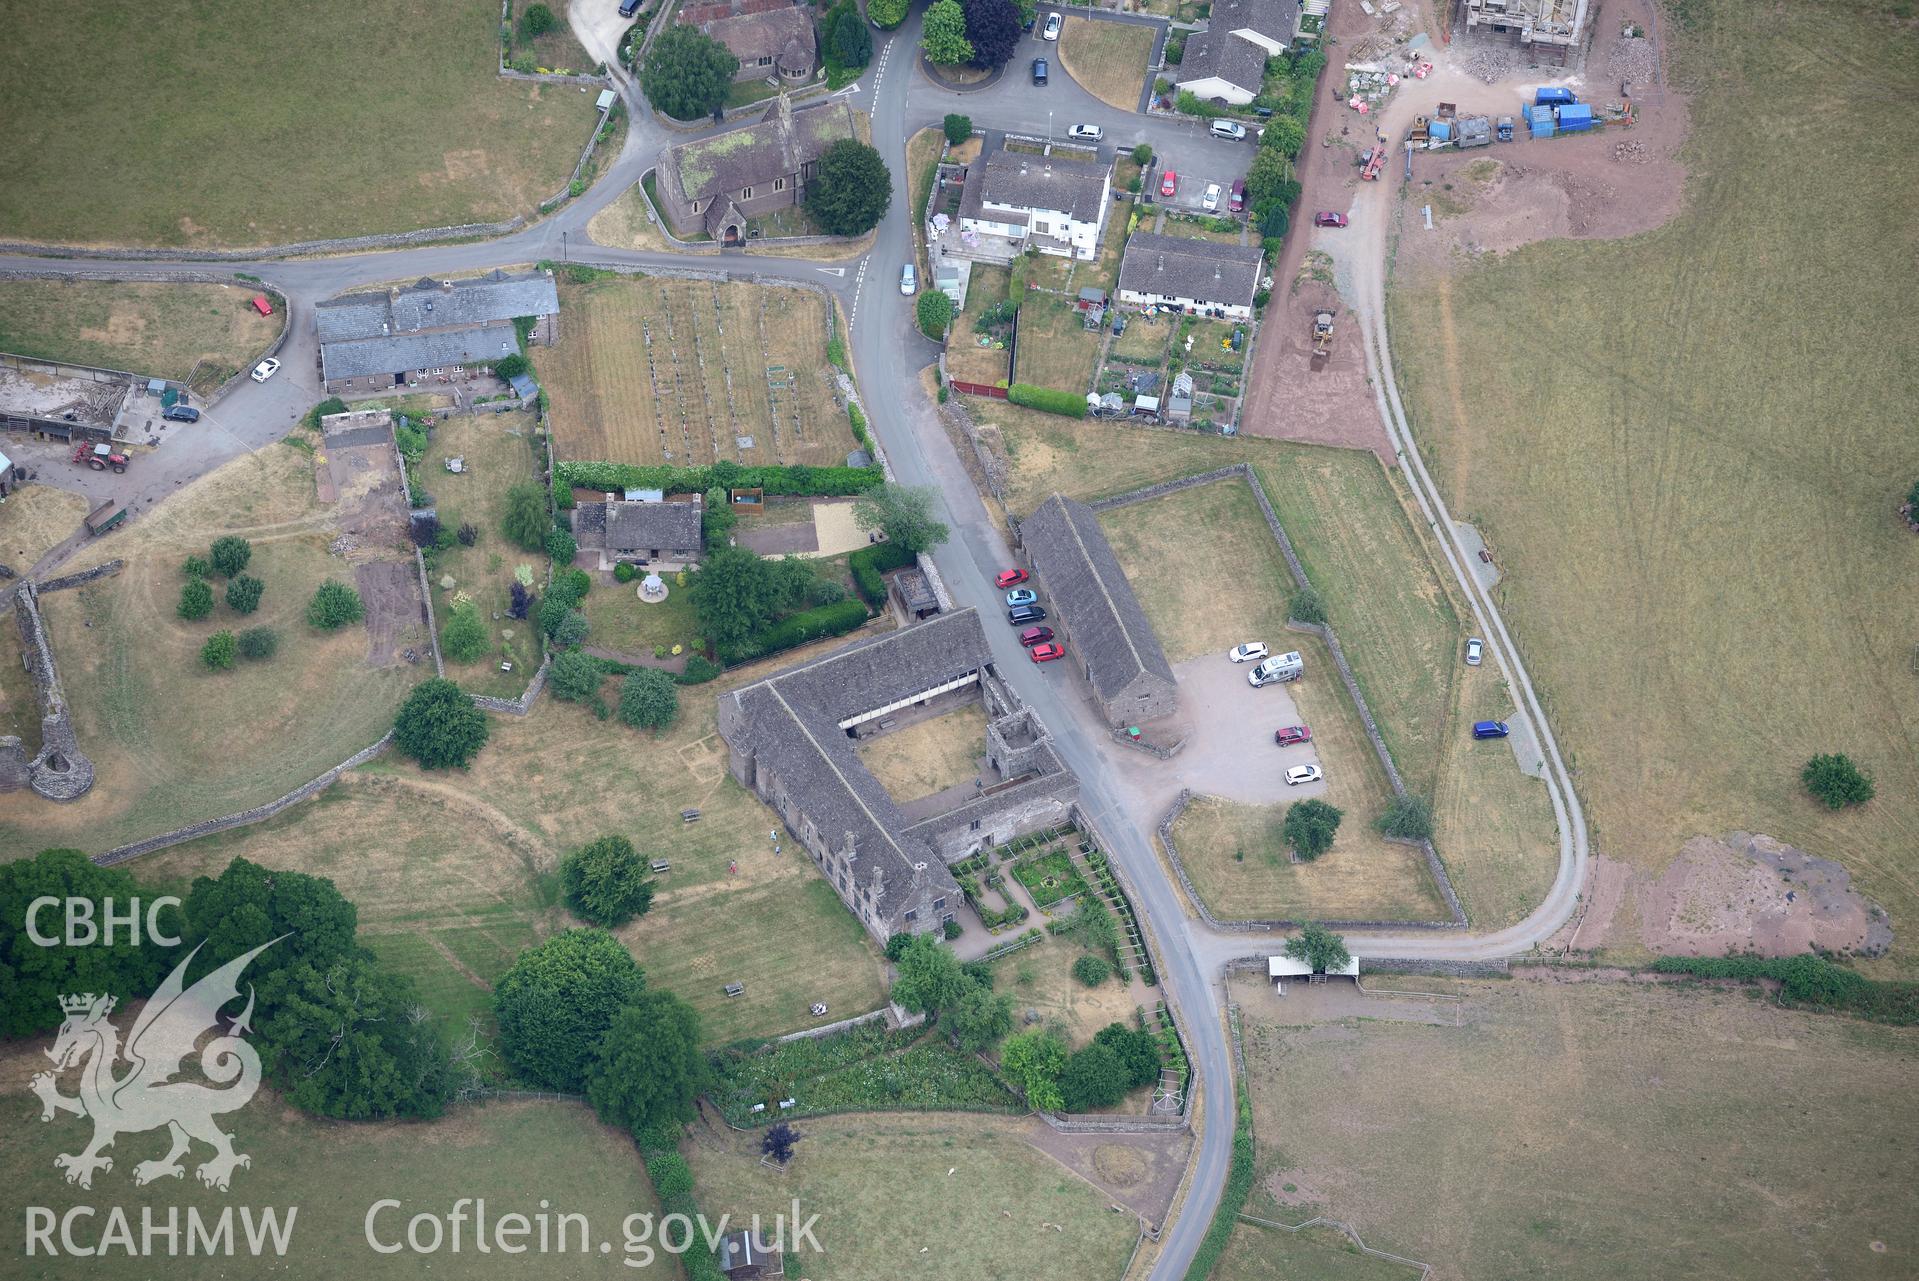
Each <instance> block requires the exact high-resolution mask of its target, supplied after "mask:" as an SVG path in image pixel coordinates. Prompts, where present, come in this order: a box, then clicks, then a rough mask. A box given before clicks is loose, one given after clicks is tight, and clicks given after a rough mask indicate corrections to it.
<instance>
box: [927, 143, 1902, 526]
mask: <svg viewBox="0 0 1919 1281" xmlns="http://www.w3.org/2000/svg"><path fill="white" fill-rule="evenodd" d="M940 128H941V131H942V132H943V133H945V135H946V141H948V142H950V143H952V144H953V145H954V146H955V147H957V146H959V145H960V144H961V143H962V142H965V141H966V140H967V139H968V138H970V137H972V136H973V117H971V116H962V115H959V114H957V113H954V112H948V113H947V116H946V119H945V120H944V121H942V122H941V124H940ZM1915 488H1919V486H1915Z"/></svg>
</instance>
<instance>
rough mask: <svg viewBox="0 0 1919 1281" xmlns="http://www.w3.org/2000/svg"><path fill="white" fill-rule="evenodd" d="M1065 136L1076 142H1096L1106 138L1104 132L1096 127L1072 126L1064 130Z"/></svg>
mask: <svg viewBox="0 0 1919 1281" xmlns="http://www.w3.org/2000/svg"><path fill="white" fill-rule="evenodd" d="M1066 136H1067V137H1068V138H1072V139H1074V140H1075V141H1078V142H1098V141H1099V140H1100V139H1101V138H1104V137H1105V136H1106V131H1105V130H1104V129H1102V128H1100V127H1099V126H1098V125H1073V126H1071V127H1069V128H1068V129H1067V130H1066Z"/></svg>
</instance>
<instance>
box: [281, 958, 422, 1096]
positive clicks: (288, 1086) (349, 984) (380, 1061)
mask: <svg viewBox="0 0 1919 1281" xmlns="http://www.w3.org/2000/svg"><path fill="white" fill-rule="evenodd" d="M279 978H280V982H279V984H278V985H277V989H276V999H275V1001H274V1002H273V1004H272V1006H271V1007H270V1008H269V1009H267V1010H266V1011H265V1012H264V1013H263V1014H261V1015H260V1017H259V1019H258V1022H259V1035H258V1036H257V1037H256V1038H255V1042H254V1044H255V1048H256V1049H258V1050H259V1051H260V1058H261V1060H262V1062H263V1063H265V1064H266V1065H267V1070H266V1076H267V1078H268V1079H269V1080H271V1081H272V1082H273V1083H274V1085H276V1086H277V1087H278V1088H279V1089H281V1090H282V1091H283V1092H284V1093H285V1094H286V1096H287V1098H288V1100H289V1101H290V1102H291V1103H292V1104H293V1105H294V1106H295V1107H298V1108H302V1109H304V1110H305V1111H308V1112H313V1113H317V1114H319V1115H321V1116H332V1117H343V1118H345V1119H348V1120H355V1121H363V1120H374V1119H379V1118H385V1117H396V1116H421V1117H430V1116H438V1115H439V1114H440V1112H441V1110H442V1109H443V1108H444V1107H445V1106H446V1101H447V1099H448V1097H450V1096H451V1094H452V1092H453V1085H454V1080H453V1066H452V1062H451V1060H450V1059H449V1058H448V1056H447V1052H446V1047H445V1045H444V1044H443V1043H442V1042H441V1040H440V1036H439V1033H438V1032H436V1031H435V1030H434V1028H433V1025H432V1024H431V1023H430V1022H428V1021H427V1016H426V1011H425V1010H424V1009H422V1008H421V1007H420V1004H419V1000H418V998H417V996H416V994H415V992H414V990H413V984H412V982H411V981H410V980H408V979H407V978H406V977H404V976H403V975H398V974H393V973H390V972H389V971H386V970H383V969H381V968H380V967H379V965H378V964H377V963H376V962H375V961H374V960H373V958H372V957H371V956H368V955H366V954H364V953H356V954H353V955H349V956H345V957H341V958H339V959H337V960H335V961H334V962H332V963H331V964H329V965H327V966H326V967H325V968H316V967H315V966H314V965H313V964H311V963H310V962H308V961H304V960H302V961H299V962H297V963H296V964H294V965H292V966H289V967H287V968H286V969H284V970H283V971H282V972H281V974H280V976H279Z"/></svg>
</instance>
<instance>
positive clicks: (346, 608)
mask: <svg viewBox="0 0 1919 1281" xmlns="http://www.w3.org/2000/svg"><path fill="white" fill-rule="evenodd" d="M365 615H366V607H365V606H364V605H362V604H361V603H360V593H358V592H356V591H354V590H353V589H352V588H351V587H348V586H347V585H346V584H345V583H343V582H341V581H340V580H339V579H337V578H329V579H327V580H326V581H325V582H323V583H321V584H320V585H319V586H318V587H316V588H314V589H313V599H312V600H310V601H308V602H307V622H308V623H309V624H311V625H312V626H314V627H317V628H319V629H320V630H321V631H324V632H332V631H338V630H339V629H340V628H342V627H345V626H346V625H347V624H348V623H357V622H359V621H360V619H361V618H363V617H365Z"/></svg>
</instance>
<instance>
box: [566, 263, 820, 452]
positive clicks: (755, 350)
mask: <svg viewBox="0 0 1919 1281" xmlns="http://www.w3.org/2000/svg"><path fill="white" fill-rule="evenodd" d="M560 302H561V308H562V310H563V311H564V312H565V313H566V317H567V320H566V323H565V325H564V326H563V327H562V332H561V338H560V341H559V343H558V345H556V346H555V347H553V348H552V349H551V350H542V351H540V352H538V353H537V354H536V363H537V365H538V367H539V373H540V375H541V384H542V386H544V387H545V388H546V391H547V394H548V395H549V396H550V397H551V402H552V404H551V416H552V423H553V445H554V454H555V456H556V457H558V458H562V459H584V460H589V461H607V462H625V463H661V462H668V463H674V464H678V465H681V466H699V465H703V464H706V463H710V462H713V461H714V460H715V459H719V458H728V459H732V460H734V461H737V462H741V463H746V464H757V463H782V464H793V463H806V464H809V465H812V466H840V465H843V464H844V463H845V461H846V455H847V453H848V452H849V451H851V450H852V449H853V448H854V447H855V441H854V440H853V433H852V427H851V426H850V425H849V424H848V422H847V419H846V414H845V411H843V410H842V409H840V408H839V406H838V404H837V402H836V401H835V399H834V382H833V377H832V374H833V370H832V367H831V366H830V365H828V364H827V361H826V332H827V328H826V327H827V320H826V306H827V304H826V301H825V299H823V298H821V297H820V296H819V295H817V294H814V293H810V292H807V291H804V290H800V289H791V288H783V287H779V286H770V285H766V286H763V285H750V284H724V285H722V284H711V283H706V282H694V281H682V280H664V279H655V278H651V277H646V276H608V277H602V278H599V279H596V280H592V281H590V282H588V283H585V284H579V283H575V282H572V281H566V282H563V283H562V285H561V287H560Z"/></svg>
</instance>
